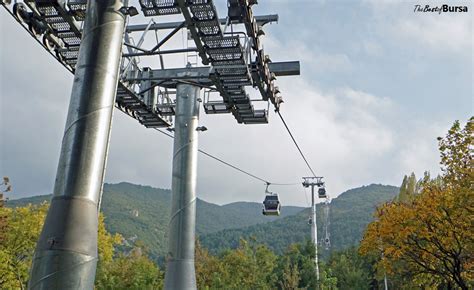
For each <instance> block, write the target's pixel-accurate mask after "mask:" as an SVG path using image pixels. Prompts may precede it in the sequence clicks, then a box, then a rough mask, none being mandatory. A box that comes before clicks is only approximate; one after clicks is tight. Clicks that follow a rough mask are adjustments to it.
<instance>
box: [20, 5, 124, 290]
mask: <svg viewBox="0 0 474 290" xmlns="http://www.w3.org/2000/svg"><path fill="white" fill-rule="evenodd" d="M122 6H123V5H122V2H121V1H119V0H92V1H89V2H88V6H87V14H86V15H87V17H86V19H85V23H84V30H83V36H82V41H81V47H80V51H79V57H78V63H77V66H76V72H75V75H74V84H73V88H72V94H71V100H70V103H69V111H68V116H67V121H66V128H65V131H64V137H63V140H62V147H61V155H60V158H59V165H58V170H57V174H56V181H55V186H54V195H53V199H52V201H51V206H50V209H49V212H48V215H47V217H46V221H45V224H44V226H43V230H42V233H41V236H40V238H39V241H38V244H37V246H36V251H35V255H34V259H33V265H32V268H31V276H30V281H29V285H28V286H29V288H30V289H93V287H94V279H95V272H96V265H97V224H98V210H99V202H100V197H101V194H102V184H103V178H104V172H105V165H106V160H107V151H108V144H109V136H110V128H111V124H112V114H113V109H114V104H115V94H116V90H117V82H118V74H119V64H120V61H121V53H122V38H123V32H124V24H125V16H124V15H123V14H122V13H121V12H119V9H120V8H121V7H122Z"/></svg>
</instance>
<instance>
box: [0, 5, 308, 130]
mask: <svg viewBox="0 0 474 290" xmlns="http://www.w3.org/2000/svg"><path fill="white" fill-rule="evenodd" d="M10 2H11V1H6V0H3V1H2V0H0V3H1V4H2V5H3V6H4V7H5V8H6V10H7V11H8V12H9V13H10V14H11V15H13V16H14V17H15V19H16V20H17V21H18V22H20V23H21V24H22V25H23V26H24V27H25V28H26V29H27V30H28V31H29V33H30V34H31V35H32V36H33V37H34V38H35V39H36V40H38V42H39V43H41V44H42V46H43V47H44V48H46V49H47V50H48V51H49V52H50V53H51V54H52V55H53V56H54V57H55V58H56V59H57V60H58V61H59V62H60V63H61V64H63V65H64V66H65V67H66V68H67V69H68V70H69V71H70V72H72V73H74V71H75V67H76V63H77V57H78V53H79V47H80V44H81V36H82V35H81V32H82V26H83V21H84V19H85V17H86V14H85V10H86V5H87V1H86V0H56V1H53V0H23V2H21V1H18V2H16V3H15V4H13V5H11V4H10ZM130 2H131V1H130ZM256 2H257V1H256V0H228V3H227V4H228V5H227V7H228V15H227V17H226V18H219V17H218V15H217V10H216V7H215V6H214V3H213V1H212V0H138V3H137V6H139V7H140V8H141V11H142V12H143V15H144V16H145V17H153V19H156V18H157V17H160V16H163V15H174V14H181V15H182V16H183V18H184V20H183V21H182V22H168V23H163V22H158V21H155V20H153V21H151V22H150V23H148V24H140V25H129V26H127V27H126V34H125V39H124V45H125V46H126V48H125V50H124V54H123V56H122V62H121V63H122V65H121V75H122V77H121V79H120V81H119V85H118V90H117V96H116V107H117V108H118V109H120V110H121V111H123V112H125V113H126V114H128V115H129V116H131V117H133V118H135V119H136V120H138V121H139V122H140V123H141V124H143V125H144V126H145V127H148V128H159V127H169V126H171V125H172V122H173V116H174V106H175V100H173V99H172V98H170V97H169V92H168V88H171V87H176V84H177V83H178V82H182V81H184V80H182V79H180V78H179V77H177V76H176V75H174V74H175V73H176V71H173V70H166V69H164V66H163V64H162V66H161V68H160V69H152V68H149V67H140V66H139V65H138V64H139V63H140V62H139V58H140V57H147V56H156V55H159V56H160V57H161V55H164V54H176V53H184V52H192V51H194V52H196V53H197V54H198V55H199V57H200V59H201V62H202V64H204V65H208V66H206V67H199V68H197V69H198V70H201V71H204V72H205V73H204V74H203V75H202V78H199V79H194V80H192V81H193V83H194V84H196V85H199V86H201V87H204V88H210V89H211V91H214V92H216V93H218V94H219V95H220V99H215V98H209V97H208V98H206V99H205V102H204V104H203V106H204V109H205V112H206V113H208V114H221V113H232V114H233V116H234V117H235V119H236V120H237V121H238V122H239V123H244V124H261V123H267V122H268V109H266V108H264V109H256V108H255V107H254V104H253V102H254V101H266V102H271V103H272V104H273V106H274V108H275V110H279V107H280V104H281V103H282V102H283V99H282V97H281V95H280V91H279V88H278V86H276V85H275V79H276V77H277V76H287V75H298V74H299V71H300V69H299V62H284V63H272V62H271V60H270V57H269V56H268V55H265V53H264V51H263V49H262V47H261V40H260V36H261V35H263V34H264V32H263V29H262V26H263V25H265V24H267V23H271V22H274V21H277V20H278V16H277V15H265V16H254V15H253V11H252V6H253V5H255V4H256ZM129 5H130V3H129ZM123 9H124V12H125V14H129V15H133V14H135V13H134V12H137V10H136V8H134V7H133V6H128V7H123ZM238 24H241V25H243V27H245V29H244V30H245V32H242V31H240V32H234V31H233V30H232V31H231V32H226V29H227V28H228V27H229V26H232V25H238ZM183 28H186V29H187V30H188V31H189V33H190V35H191V37H192V40H193V42H194V44H195V47H194V48H182V49H172V50H160V48H161V47H162V46H163V44H164V43H166V42H167V41H168V40H169V39H170V38H172V37H173V35H174V34H176V32H178V31H180V30H181V29H183ZM164 29H168V30H172V31H171V32H170V33H169V35H168V36H167V37H165V38H163V39H162V40H161V41H160V42H158V43H157V44H156V46H154V47H153V48H152V49H149V50H147V49H143V48H142V47H141V43H140V45H135V44H133V43H131V42H130V41H129V34H130V33H132V32H140V31H142V32H144V33H146V32H147V31H152V30H164ZM182 70H185V68H183V69H182ZM160 71H161V72H160ZM178 71H179V70H178ZM156 75H166V76H168V77H167V78H161V79H160V78H157V77H156ZM248 86H252V87H254V88H256V89H258V91H259V92H260V98H259V99H253V100H252V99H251V98H250V96H249V94H248V93H247V91H246V87H248ZM157 88H158V89H157ZM159 88H161V89H159ZM163 90H164V91H163ZM165 92H166V93H165ZM208 96H209V94H208Z"/></svg>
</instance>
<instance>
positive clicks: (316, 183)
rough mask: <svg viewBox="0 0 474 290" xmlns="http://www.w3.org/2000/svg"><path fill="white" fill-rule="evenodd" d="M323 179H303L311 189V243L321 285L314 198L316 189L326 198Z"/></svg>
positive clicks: (304, 183)
mask: <svg viewBox="0 0 474 290" xmlns="http://www.w3.org/2000/svg"><path fill="white" fill-rule="evenodd" d="M322 179H323V177H303V186H304V187H311V219H310V221H311V223H310V224H311V241H312V242H313V244H314V250H315V253H314V264H315V267H316V279H317V281H318V284H319V262H318V225H317V222H316V202H315V200H316V198H315V196H314V187H315V186H317V187H318V197H320V198H323V197H326V190H325V188H324V182H323V181H322Z"/></svg>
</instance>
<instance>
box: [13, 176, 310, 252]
mask: <svg viewBox="0 0 474 290" xmlns="http://www.w3.org/2000/svg"><path fill="white" fill-rule="evenodd" d="M50 199H51V195H42V196H34V197H29V198H23V199H18V200H11V201H9V202H8V206H11V207H15V206H23V205H26V204H28V203H33V204H36V203H40V202H42V201H49V200H50ZM170 203H171V191H170V190H167V189H160V188H153V187H150V186H141V185H135V184H131V183H126V182H122V183H119V184H105V186H104V193H103V198H102V206H101V208H102V212H103V213H104V215H105V218H106V220H105V223H106V226H107V230H109V231H110V232H112V233H120V234H122V235H123V236H124V237H125V238H127V239H128V240H134V239H135V238H136V239H139V240H141V241H143V242H144V243H145V245H146V246H147V247H148V248H149V250H150V253H151V255H152V256H153V257H155V258H158V257H160V256H164V255H165V252H166V243H167V233H168V219H169V216H170ZM196 206H197V225H196V232H197V234H198V235H199V236H201V235H204V234H209V233H213V232H217V231H221V230H224V229H234V228H241V227H246V226H250V225H255V224H259V223H266V222H271V221H275V220H278V219H282V218H284V217H287V216H289V215H293V214H296V213H298V212H299V211H301V210H303V208H302V207H293V206H290V207H285V211H284V212H282V215H281V216H280V217H265V216H263V215H262V214H261V204H259V203H251V202H236V203H231V204H227V205H223V206H220V205H216V204H212V203H209V202H206V201H203V200H201V199H198V200H197V204H196Z"/></svg>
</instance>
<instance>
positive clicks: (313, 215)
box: [311, 184, 319, 283]
mask: <svg viewBox="0 0 474 290" xmlns="http://www.w3.org/2000/svg"><path fill="white" fill-rule="evenodd" d="M315 200H316V198H315V196H314V184H312V185H311V218H312V219H313V222H312V223H311V240H312V241H313V243H314V248H315V249H314V250H315V252H314V264H315V266H316V279H317V281H318V283H319V262H318V224H317V222H316V202H315Z"/></svg>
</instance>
